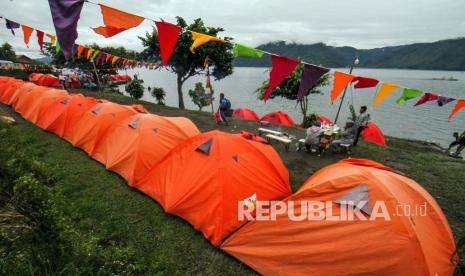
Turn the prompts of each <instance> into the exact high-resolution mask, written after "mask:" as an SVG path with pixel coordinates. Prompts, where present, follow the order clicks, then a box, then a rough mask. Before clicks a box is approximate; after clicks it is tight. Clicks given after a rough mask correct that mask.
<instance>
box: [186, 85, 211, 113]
mask: <svg viewBox="0 0 465 276" xmlns="http://www.w3.org/2000/svg"><path fill="white" fill-rule="evenodd" d="M189 97H191V99H192V101H193V102H194V104H195V105H196V106H198V107H199V110H202V108H203V107H205V106H208V99H207V95H206V93H205V88H203V84H202V83H201V82H198V83H196V84H195V88H194V90H192V89H191V90H189Z"/></svg>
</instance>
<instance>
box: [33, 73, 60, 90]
mask: <svg viewBox="0 0 465 276" xmlns="http://www.w3.org/2000/svg"><path fill="white" fill-rule="evenodd" d="M37 85H41V86H53V87H61V83H60V80H59V79H58V78H57V77H55V76H52V75H43V76H41V77H40V78H39V80H37Z"/></svg>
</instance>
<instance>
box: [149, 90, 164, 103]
mask: <svg viewBox="0 0 465 276" xmlns="http://www.w3.org/2000/svg"><path fill="white" fill-rule="evenodd" d="M151 94H152V97H154V98H155V100H157V103H158V104H161V105H165V97H166V92H165V90H164V89H163V88H161V87H154V88H152V90H151Z"/></svg>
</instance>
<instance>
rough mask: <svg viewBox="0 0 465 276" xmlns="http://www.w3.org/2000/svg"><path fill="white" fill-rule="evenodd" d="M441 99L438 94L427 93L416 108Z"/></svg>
mask: <svg viewBox="0 0 465 276" xmlns="http://www.w3.org/2000/svg"><path fill="white" fill-rule="evenodd" d="M437 99H439V95H438V94H436V93H431V92H429V93H425V94H424V95H423V96H422V97H421V98H420V99H419V100H418V102H417V103H416V104H415V105H414V106H418V105H422V104H424V103H426V102H431V101H435V100H437Z"/></svg>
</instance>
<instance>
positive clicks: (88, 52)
mask: <svg viewBox="0 0 465 276" xmlns="http://www.w3.org/2000/svg"><path fill="white" fill-rule="evenodd" d="M93 53H94V49H92V48H89V49H87V56H86V59H88V60H89V59H90V57H91V56H92V54H93Z"/></svg>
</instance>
